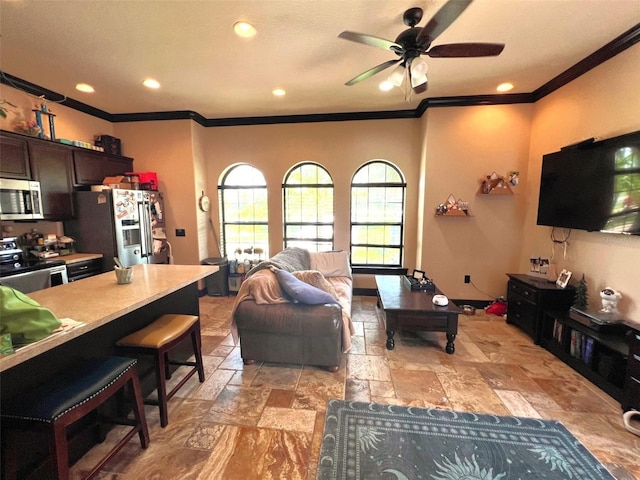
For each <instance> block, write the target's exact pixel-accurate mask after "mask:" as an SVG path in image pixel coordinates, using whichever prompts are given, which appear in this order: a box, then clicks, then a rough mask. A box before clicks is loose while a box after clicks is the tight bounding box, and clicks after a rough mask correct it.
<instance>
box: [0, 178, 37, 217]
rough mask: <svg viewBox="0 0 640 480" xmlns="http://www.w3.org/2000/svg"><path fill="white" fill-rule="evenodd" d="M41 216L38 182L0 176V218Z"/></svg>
mask: <svg viewBox="0 0 640 480" xmlns="http://www.w3.org/2000/svg"><path fill="white" fill-rule="evenodd" d="M43 218H44V217H43V216H42V195H41V193H40V182H34V181H32V180H16V179H15V178H0V220H39V219H43Z"/></svg>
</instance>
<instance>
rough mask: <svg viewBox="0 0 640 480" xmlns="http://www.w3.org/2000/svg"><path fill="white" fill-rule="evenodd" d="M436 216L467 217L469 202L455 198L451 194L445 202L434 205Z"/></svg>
mask: <svg viewBox="0 0 640 480" xmlns="http://www.w3.org/2000/svg"><path fill="white" fill-rule="evenodd" d="M436 216H446V217H469V216H470V214H469V202H464V201H462V199H457V200H456V197H454V196H453V194H451V195H449V197H447V201H446V202H445V203H441V204H440V205H438V206H437V207H436Z"/></svg>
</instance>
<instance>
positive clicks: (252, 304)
mask: <svg viewBox="0 0 640 480" xmlns="http://www.w3.org/2000/svg"><path fill="white" fill-rule="evenodd" d="M274 268H275V269H282V270H286V271H288V272H293V273H294V275H296V276H297V277H298V278H300V279H303V281H305V282H308V283H309V284H311V285H314V286H315V287H318V288H324V289H326V291H330V292H331V294H332V296H333V297H335V298H336V300H337V301H335V302H334V303H325V304H306V303H301V302H299V301H294V300H292V298H291V296H289V295H287V293H286V291H285V290H284V289H283V288H282V287H281V283H279V282H278V278H277V276H276V275H275V274H274V273H273V271H272V269H274ZM317 272H320V273H321V274H322V275H319V274H318V273H317ZM328 285H330V286H328ZM352 287H353V280H352V277H351V268H350V265H349V259H348V255H347V254H346V252H326V253H314V252H311V253H310V252H307V251H306V250H303V249H297V248H291V249H286V250H284V251H282V252H280V253H278V254H277V255H275V256H274V257H272V258H270V259H269V260H266V261H264V262H261V263H260V264H258V265H257V266H256V267H255V268H254V269H252V270H251V271H250V272H249V273H248V274H247V278H246V279H245V281H244V282H243V284H242V286H241V288H240V290H239V292H238V296H237V297H236V302H235V304H234V308H233V311H232V331H233V332H234V336H235V337H236V338H237V340H238V341H239V342H240V350H241V355H242V359H243V361H244V363H245V364H252V363H254V362H257V361H260V362H276V363H292V364H304V365H315V366H322V367H327V368H328V369H329V370H330V371H336V370H338V368H339V366H340V363H341V360H342V355H343V353H344V352H345V351H347V350H348V349H349V348H350V346H351V335H352V334H353V333H354V329H353V324H352V322H351V300H352Z"/></svg>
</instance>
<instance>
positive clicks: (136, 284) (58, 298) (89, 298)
mask: <svg viewBox="0 0 640 480" xmlns="http://www.w3.org/2000/svg"><path fill="white" fill-rule="evenodd" d="M218 270H219V267H217V266H215V265H164V264H163V265H135V266H134V267H133V282H132V283H130V284H126V285H118V283H117V281H116V275H115V273H114V272H107V273H102V274H100V275H96V276H93V277H89V278H85V279H83V280H82V281H81V282H71V283H67V284H65V285H58V286H55V287H52V288H47V289H45V290H39V291H37V292H32V293H30V294H29V295H28V296H29V297H30V298H32V299H33V300H35V301H36V302H38V303H39V304H40V305H42V306H43V307H47V308H48V309H49V310H51V311H52V312H53V313H54V314H55V315H56V316H57V317H58V318H71V319H73V320H76V321H78V322H82V325H79V326H77V327H73V328H71V329H69V330H67V331H64V332H61V333H56V334H52V335H49V336H48V337H46V338H44V339H42V340H40V341H39V342H35V343H32V344H30V345H27V346H24V347H22V348H19V349H18V350H16V352H15V353H13V354H10V355H0V372H2V371H4V370H7V369H8V368H11V367H13V366H15V365H18V364H20V363H22V362H24V361H26V360H28V359H30V358H33V357H35V356H37V355H39V354H41V353H44V352H46V351H48V350H51V349H52V348H55V347H57V346H59V345H62V344H63V343H65V342H68V341H69V340H71V339H73V338H76V337H79V336H80V335H83V334H85V333H87V332H89V331H91V330H93V329H95V328H98V327H100V326H102V325H105V324H106V323H109V322H111V321H112V320H115V319H117V318H120V317H122V316H123V315H126V314H127V313H130V312H132V311H134V310H136V309H138V308H140V307H143V306H145V305H148V304H150V303H151V302H153V301H155V300H157V299H159V298H162V297H164V296H166V295H168V294H170V293H173V292H175V291H177V290H179V289H181V288H183V287H186V286H187V285H190V284H192V283H195V282H197V281H198V280H200V279H202V278H204V277H207V276H209V275H211V274H213V273H216V272H217V271H218Z"/></svg>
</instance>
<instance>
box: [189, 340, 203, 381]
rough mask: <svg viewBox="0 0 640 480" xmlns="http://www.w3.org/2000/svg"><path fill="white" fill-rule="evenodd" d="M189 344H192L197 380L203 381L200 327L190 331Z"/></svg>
mask: <svg viewBox="0 0 640 480" xmlns="http://www.w3.org/2000/svg"><path fill="white" fill-rule="evenodd" d="M191 344H192V345H193V356H194V358H195V361H196V368H197V369H198V380H200V383H202V382H204V363H203V362H202V340H201V338H200V328H196V329H194V330H193V331H192V332H191Z"/></svg>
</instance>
